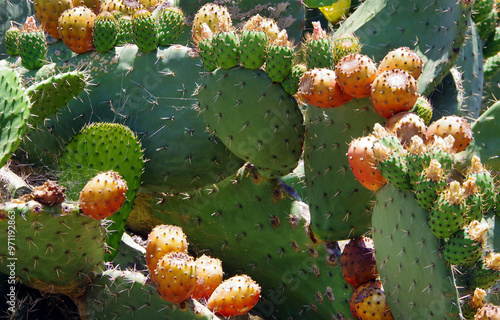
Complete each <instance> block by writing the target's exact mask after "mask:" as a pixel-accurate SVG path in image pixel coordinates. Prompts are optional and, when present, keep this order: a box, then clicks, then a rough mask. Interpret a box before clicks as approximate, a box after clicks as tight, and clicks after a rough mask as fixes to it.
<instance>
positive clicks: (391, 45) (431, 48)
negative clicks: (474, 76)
mask: <svg viewBox="0 0 500 320" xmlns="http://www.w3.org/2000/svg"><path fill="white" fill-rule="evenodd" d="M472 3H473V2H470V1H455V0H445V1H439V2H436V1H434V0H425V1H420V2H419V3H414V2H411V1H406V2H398V3H397V4H396V3H393V2H391V1H377V0H367V1H365V2H363V4H362V5H361V6H359V8H358V9H357V10H356V11H355V12H354V13H353V14H352V15H351V16H350V17H349V18H347V20H346V21H344V23H342V25H341V26H340V27H339V28H338V29H337V31H336V32H335V34H334V35H333V38H334V39H335V38H336V37H337V35H339V34H345V33H351V34H355V35H356V36H357V37H359V39H360V42H361V44H362V45H363V46H362V48H361V53H362V54H366V55H368V56H369V57H372V59H374V60H375V61H380V60H382V58H383V57H384V56H385V55H386V54H387V53H388V52H389V51H390V50H392V49H395V48H398V47H409V48H410V49H412V50H413V51H415V52H416V53H417V54H418V55H419V56H420V57H421V58H422V60H423V63H424V66H423V69H422V74H421V75H420V77H419V79H418V89H419V92H420V93H422V94H424V95H428V94H429V93H430V92H431V91H432V90H433V89H434V87H435V86H436V85H437V84H439V83H440V82H441V80H442V79H443V78H444V76H445V75H446V74H448V71H449V70H450V68H451V66H452V65H453V63H454V62H455V60H456V59H457V57H458V53H459V51H460V48H461V47H462V43H463V41H464V39H465V35H466V31H467V26H468V18H469V17H470V15H471V11H472ZM392 26H394V27H392ZM417 31H418V32H417ZM417 33H418V37H417V36H416V34H417Z"/></svg>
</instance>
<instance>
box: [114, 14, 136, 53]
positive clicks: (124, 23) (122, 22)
mask: <svg viewBox="0 0 500 320" xmlns="http://www.w3.org/2000/svg"><path fill="white" fill-rule="evenodd" d="M115 18H116V16H115ZM117 21H118V34H117V35H116V45H117V46H121V45H124V44H129V43H134V35H133V32H132V18H131V17H130V16H121V17H118V18H117Z"/></svg>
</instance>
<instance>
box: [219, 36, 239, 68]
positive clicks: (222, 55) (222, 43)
mask: <svg viewBox="0 0 500 320" xmlns="http://www.w3.org/2000/svg"><path fill="white" fill-rule="evenodd" d="M239 46H240V38H239V36H238V34H237V33H236V32H234V31H227V32H219V33H216V34H214V35H213V38H212V47H213V48H214V55H215V62H216V64H217V66H218V67H221V68H224V69H230V68H232V67H236V66H237V65H238V62H239V59H240V52H239Z"/></svg>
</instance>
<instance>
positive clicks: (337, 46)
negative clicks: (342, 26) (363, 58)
mask: <svg viewBox="0 0 500 320" xmlns="http://www.w3.org/2000/svg"><path fill="white" fill-rule="evenodd" d="M360 51H361V43H360V42H359V38H358V37H356V36H355V35H353V34H350V33H345V34H341V35H339V36H338V38H336V39H334V40H333V55H334V64H335V65H336V64H337V63H339V61H340V59H342V58H343V57H345V56H347V55H349V54H354V53H359V52H360Z"/></svg>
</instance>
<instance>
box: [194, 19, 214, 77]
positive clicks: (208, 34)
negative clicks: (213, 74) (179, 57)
mask: <svg viewBox="0 0 500 320" xmlns="http://www.w3.org/2000/svg"><path fill="white" fill-rule="evenodd" d="M212 38H213V33H212V30H210V28H209V27H208V25H207V24H206V23H203V25H202V27H201V33H200V41H199V42H198V53H199V54H200V59H201V63H203V66H204V67H205V70H207V71H209V72H210V71H214V70H215V69H217V62H216V57H215V51H214V46H213V44H212Z"/></svg>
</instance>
